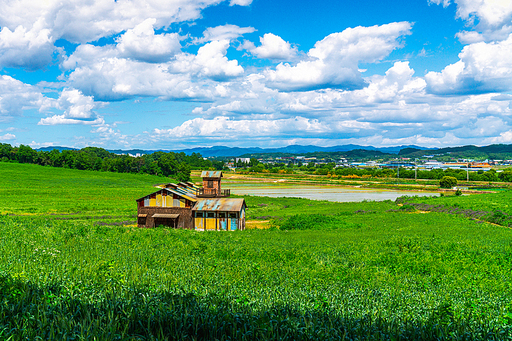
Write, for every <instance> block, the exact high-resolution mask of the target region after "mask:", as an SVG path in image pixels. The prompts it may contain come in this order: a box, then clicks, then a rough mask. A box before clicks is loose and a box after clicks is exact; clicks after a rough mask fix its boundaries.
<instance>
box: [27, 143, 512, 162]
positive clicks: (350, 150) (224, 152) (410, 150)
mask: <svg viewBox="0 0 512 341" xmlns="http://www.w3.org/2000/svg"><path fill="white" fill-rule="evenodd" d="M53 149H57V150H59V151H62V150H76V148H67V147H45V148H39V149H37V150H39V151H51V150H53ZM108 151H109V152H111V153H115V154H128V153H129V154H132V155H136V154H151V153H154V152H157V151H162V152H170V151H172V152H184V153H185V154H187V155H190V154H192V153H199V154H201V155H202V156H204V157H240V156H244V157H260V156H261V155H262V154H276V156H280V155H279V154H287V155H291V154H294V155H301V154H308V153H336V154H340V153H343V154H345V153H346V155H347V156H348V157H355V158H360V157H371V156H370V155H372V154H373V153H368V152H375V157H377V155H380V156H383V155H384V154H386V155H388V156H393V155H400V156H402V157H410V158H419V157H422V156H424V155H425V154H428V155H437V156H440V155H445V156H452V157H461V158H481V159H485V158H489V159H512V144H493V145H490V146H484V147H477V146H461V147H448V148H425V147H419V146H410V145H406V146H395V147H382V148H378V147H372V146H360V145H355V144H347V145H342V146H334V147H319V146H301V145H291V146H287V147H282V148H259V147H254V148H239V147H226V146H214V147H198V148H190V149H182V150H143V149H130V150H120V149H115V150H108ZM365 151H367V152H365Z"/></svg>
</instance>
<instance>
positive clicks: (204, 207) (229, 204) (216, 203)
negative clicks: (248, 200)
mask: <svg viewBox="0 0 512 341" xmlns="http://www.w3.org/2000/svg"><path fill="white" fill-rule="evenodd" d="M244 206H245V200H244V199H242V198H205V199H197V203H196V204H195V206H194V208H192V211H226V212H240V211H241V210H242V207H244Z"/></svg>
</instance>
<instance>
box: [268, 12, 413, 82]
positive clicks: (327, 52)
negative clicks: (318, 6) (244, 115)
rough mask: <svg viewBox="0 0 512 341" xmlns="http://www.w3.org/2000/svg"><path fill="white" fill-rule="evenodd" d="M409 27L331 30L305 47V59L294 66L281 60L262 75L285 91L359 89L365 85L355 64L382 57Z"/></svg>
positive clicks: (390, 26) (394, 45)
mask: <svg viewBox="0 0 512 341" xmlns="http://www.w3.org/2000/svg"><path fill="white" fill-rule="evenodd" d="M410 30H411V24H410V23H408V22H399V23H391V24H386V25H381V26H372V27H356V28H348V29H346V30H344V31H343V32H340V33H332V34H330V35H328V36H327V37H325V38H324V39H323V40H321V41H319V42H317V43H316V44H315V46H314V47H313V48H312V49H311V50H309V52H308V53H307V56H308V59H307V60H303V61H301V62H299V63H297V64H296V65H290V64H288V63H281V64H279V65H278V66H277V67H276V69H275V70H270V69H269V70H267V71H266V72H265V76H266V77H267V80H268V84H269V85H270V86H272V87H275V88H277V89H280V90H285V91H286V90H313V89H320V88H341V89H357V88H362V87H363V86H364V85H365V84H364V81H363V79H362V77H361V74H360V72H359V68H358V63H359V62H366V63H372V62H375V61H378V60H381V59H383V58H385V57H386V56H387V55H388V54H389V53H390V52H391V51H393V50H394V49H395V48H397V47H399V46H400V41H399V38H400V37H401V36H403V35H406V34H410Z"/></svg>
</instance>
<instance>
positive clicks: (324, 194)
mask: <svg viewBox="0 0 512 341" xmlns="http://www.w3.org/2000/svg"><path fill="white" fill-rule="evenodd" d="M225 188H230V189H231V193H232V194H235V195H255V196H265V197H273V198H279V197H294V198H306V199H312V200H328V201H334V202H359V201H363V200H371V201H383V200H395V199H396V198H398V197H401V196H403V195H409V196H414V195H417V196H439V193H436V192H424V191H398V190H388V189H361V188H347V187H337V186H314V185H296V186H295V185H282V184H268V183H264V184H247V183H245V184H226V186H225Z"/></svg>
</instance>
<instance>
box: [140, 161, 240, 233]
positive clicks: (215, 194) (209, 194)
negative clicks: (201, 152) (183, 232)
mask: <svg viewBox="0 0 512 341" xmlns="http://www.w3.org/2000/svg"><path fill="white" fill-rule="evenodd" d="M201 177H202V178H203V187H196V186H195V185H194V184H193V183H191V182H180V183H179V184H173V183H168V184H164V185H159V186H158V188H159V189H158V190H157V191H156V192H153V193H151V194H148V195H146V196H144V197H142V198H140V199H137V200H136V202H137V226H139V227H156V226H160V225H163V226H168V227H172V228H184V229H196V230H200V231H205V230H213V231H215V230H217V231H234V230H244V229H245V210H246V204H245V200H244V199H242V198H229V196H230V194H231V193H230V190H229V189H224V190H222V188H221V178H222V172H220V171H203V172H202V173H201Z"/></svg>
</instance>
